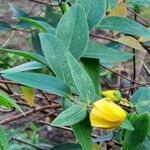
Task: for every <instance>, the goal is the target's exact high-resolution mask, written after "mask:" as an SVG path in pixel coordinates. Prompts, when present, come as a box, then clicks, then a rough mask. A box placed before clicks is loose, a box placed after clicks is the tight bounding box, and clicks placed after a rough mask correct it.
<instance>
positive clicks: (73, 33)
mask: <svg viewBox="0 0 150 150" xmlns="http://www.w3.org/2000/svg"><path fill="white" fill-rule="evenodd" d="M81 20H82V21H81ZM88 34H89V33H88V24H87V17H86V14H85V11H84V9H83V8H82V7H81V6H80V5H75V6H73V7H71V8H70V9H69V11H67V12H66V13H65V14H64V15H63V16H62V18H61V19H60V21H59V23H58V26H57V29H56V36H57V37H58V39H60V41H62V43H63V44H64V45H65V47H66V48H67V49H69V51H70V52H71V53H72V55H73V56H74V57H75V58H77V59H78V58H80V57H81V56H82V55H83V53H84V52H85V49H86V47H87V44H88V41H89V35H88Z"/></svg>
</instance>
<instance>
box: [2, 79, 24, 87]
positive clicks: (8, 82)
mask: <svg viewBox="0 0 150 150" xmlns="http://www.w3.org/2000/svg"><path fill="white" fill-rule="evenodd" d="M0 83H6V84H13V85H20V86H21V84H20V83H15V82H13V81H9V80H0Z"/></svg>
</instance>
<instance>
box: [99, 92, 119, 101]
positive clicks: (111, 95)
mask: <svg viewBox="0 0 150 150" xmlns="http://www.w3.org/2000/svg"><path fill="white" fill-rule="evenodd" d="M114 92H115V90H106V91H102V92H101V94H102V95H103V96H105V97H107V98H110V99H112V100H114V99H116V97H115V96H114Z"/></svg>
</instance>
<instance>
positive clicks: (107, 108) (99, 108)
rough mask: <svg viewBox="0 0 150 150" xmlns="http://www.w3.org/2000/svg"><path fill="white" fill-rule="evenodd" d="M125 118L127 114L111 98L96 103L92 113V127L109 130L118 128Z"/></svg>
mask: <svg viewBox="0 0 150 150" xmlns="http://www.w3.org/2000/svg"><path fill="white" fill-rule="evenodd" d="M125 117H126V112H125V111H124V110H123V109H122V108H121V107H120V106H118V105H117V104H116V103H114V102H113V101H111V100H110V99H109V98H103V99H101V100H98V101H97V102H95V103H94V104H93V108H92V110H91V113H90V120H91V125H92V126H95V127H100V128H107V129H113V128H116V127H118V126H119V125H120V124H121V123H122V122H123V121H124V119H125Z"/></svg>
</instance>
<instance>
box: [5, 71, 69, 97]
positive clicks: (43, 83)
mask: <svg viewBox="0 0 150 150" xmlns="http://www.w3.org/2000/svg"><path fill="white" fill-rule="evenodd" d="M2 76H3V77H4V78H7V79H10V80H13V81H16V82H17V83H20V84H23V85H26V86H29V87H32V88H37V89H40V90H43V91H45V92H50V93H53V94H56V95H59V96H64V97H69V96H70V89H69V87H68V86H67V85H66V84H65V83H64V82H63V81H62V80H60V79H58V78H56V77H52V76H49V75H45V74H41V73H29V72H21V73H9V74H2Z"/></svg>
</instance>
